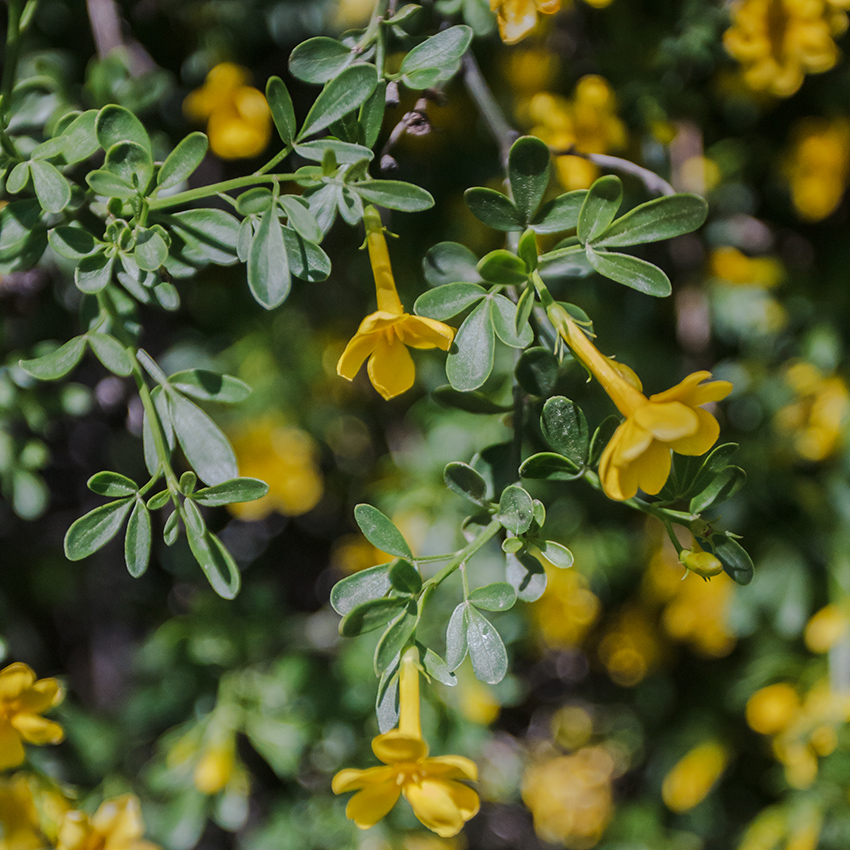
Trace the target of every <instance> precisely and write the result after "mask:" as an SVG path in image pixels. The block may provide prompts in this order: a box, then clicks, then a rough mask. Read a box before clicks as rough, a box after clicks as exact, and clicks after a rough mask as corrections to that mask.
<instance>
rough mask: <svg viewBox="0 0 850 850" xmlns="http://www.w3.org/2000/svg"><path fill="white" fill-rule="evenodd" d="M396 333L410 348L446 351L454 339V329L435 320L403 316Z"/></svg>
mask: <svg viewBox="0 0 850 850" xmlns="http://www.w3.org/2000/svg"><path fill="white" fill-rule="evenodd" d="M395 330H396V333H397V334H398V335H399V337H400V338H401V341H402V342H403V343H404V344H405V345H409V346H411V347H412V348H440V349H442V350H443V351H448V350H449V347H450V346H451V344H452V340H453V339H454V335H455V331H454V328H451V327H449V326H448V325H446V324H444V323H443V322H438V321H437V320H436V319H426V318H423V317H422V316H410V315H405V317H404V319H403V320H402V321H400V322H399V323H398V324H397V325H396V328H395Z"/></svg>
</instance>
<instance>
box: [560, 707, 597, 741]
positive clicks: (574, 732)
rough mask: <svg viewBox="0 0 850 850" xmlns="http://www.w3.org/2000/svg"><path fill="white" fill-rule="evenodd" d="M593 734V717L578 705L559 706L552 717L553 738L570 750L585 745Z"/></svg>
mask: <svg viewBox="0 0 850 850" xmlns="http://www.w3.org/2000/svg"><path fill="white" fill-rule="evenodd" d="M592 734H593V717H591V715H590V712H589V711H587V710H586V709H584V708H582V707H581V706H578V705H565V706H564V707H563V708H559V709H558V710H557V711H556V712H555V715H554V717H553V718H552V738H553V739H554V740H555V741H556V742H557V743H558V744H560V745H561V746H562V747H564V748H565V749H568V750H577V749H579V748H580V747H583V746H584V745H585V744H586V743H587V742H588V741H589V740H590V737H591V735H592Z"/></svg>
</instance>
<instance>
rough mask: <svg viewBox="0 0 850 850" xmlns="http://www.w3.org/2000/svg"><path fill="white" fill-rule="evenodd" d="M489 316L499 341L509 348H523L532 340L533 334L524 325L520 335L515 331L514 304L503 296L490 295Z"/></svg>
mask: <svg viewBox="0 0 850 850" xmlns="http://www.w3.org/2000/svg"><path fill="white" fill-rule="evenodd" d="M487 300H488V301H489V302H490V308H491V309H490V315H491V317H492V320H493V329H494V330H495V331H496V334H497V335H498V337H499V339H500V340H502V342H503V343H505V345H509V346H511V348H525V347H526V346H527V345H531V343H532V341H533V340H534V332H533V331H532V330H531V327H530V326H529V325H528V324H526V325H524V326H523V327H522V329H521V331H520V333H517V331H516V324H517V322H516V312H517V311H516V304H514V302H513V301H511V300H510V299H508V298H505V296H504V295H490V296H488V299H487Z"/></svg>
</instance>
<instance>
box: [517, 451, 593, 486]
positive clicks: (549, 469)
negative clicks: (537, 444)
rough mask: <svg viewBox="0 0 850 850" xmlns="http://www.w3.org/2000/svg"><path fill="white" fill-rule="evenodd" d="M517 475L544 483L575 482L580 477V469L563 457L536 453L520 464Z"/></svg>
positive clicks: (552, 453)
mask: <svg viewBox="0 0 850 850" xmlns="http://www.w3.org/2000/svg"><path fill="white" fill-rule="evenodd" d="M519 474H520V477H522V478H534V479H543V480H544V481H575V479H576V478H578V477H580V475H581V467H580V466H577V465H576V464H575V463H574V462H573V461H572V460H570V458H567V457H564V456H563V455H559V454H555V453H554V452H538V453H537V454H533V455H532V456H531V457H529V458H526V459H525V460H524V461H523V462H522V465H521V466H520V468H519Z"/></svg>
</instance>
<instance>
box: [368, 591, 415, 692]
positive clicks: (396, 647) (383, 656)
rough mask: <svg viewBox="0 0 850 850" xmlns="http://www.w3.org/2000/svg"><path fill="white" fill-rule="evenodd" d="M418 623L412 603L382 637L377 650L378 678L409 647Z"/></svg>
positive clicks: (376, 669)
mask: <svg viewBox="0 0 850 850" xmlns="http://www.w3.org/2000/svg"><path fill="white" fill-rule="evenodd" d="M416 622H417V617H416V604H415V603H410V605H409V606H408V608H407V610H406V611H403V612H402V613H401V614H399V616H398V617H396V619H395V620H393V622H392V623H390V625H389V628H388V629H387V630H386V631H385V632H384V633H383V634H382V635H381V639H380V640H379V641H378V645H377V647H376V648H375V675H376V676H380V675H381V673H383V671H384V670H386V669H387V667H389V665H390V664H392V662H393V659H394V658H395V657H396V656H397V655H398V654H399V653H400V652H401V651H402V650H403V649H404V647H405V646H406V645H407V643H408V641H409V640H410V638H411V637H412V636H413V633H414V632H415V631H416Z"/></svg>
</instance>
